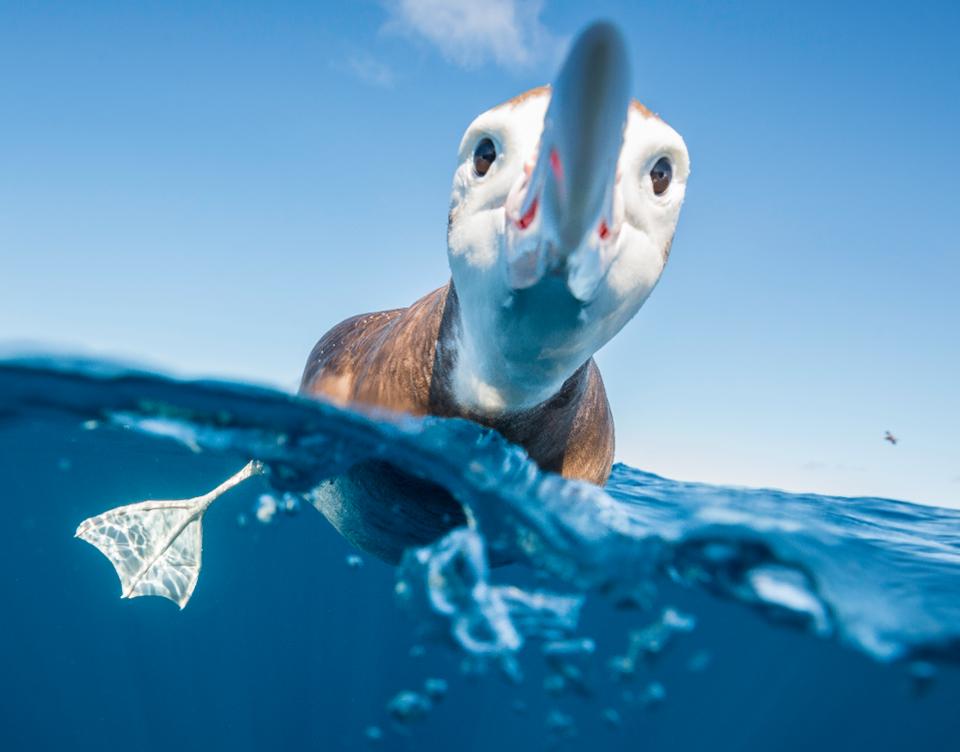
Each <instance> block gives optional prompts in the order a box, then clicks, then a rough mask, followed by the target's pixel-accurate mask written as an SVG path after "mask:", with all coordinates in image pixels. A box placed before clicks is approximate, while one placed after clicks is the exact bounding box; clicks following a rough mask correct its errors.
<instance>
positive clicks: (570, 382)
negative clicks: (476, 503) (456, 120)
mask: <svg viewBox="0 0 960 752" xmlns="http://www.w3.org/2000/svg"><path fill="white" fill-rule="evenodd" d="M457 326H459V322H458V302H457V294H456V290H455V289H454V287H453V283H452V282H451V283H449V284H447V285H445V286H444V287H441V288H440V289H438V290H434V291H433V292H432V293H430V294H428V295H426V296H425V297H423V298H421V299H420V300H418V301H417V302H416V303H414V304H413V305H411V306H410V307H409V308H400V309H394V310H390V311H381V312H379V313H369V314H363V315H360V316H354V317H352V318H349V319H347V320H345V321H343V322H342V323H340V324H338V325H337V326H335V327H334V328H333V329H331V330H330V331H329V332H327V334H325V335H324V336H323V337H322V338H321V339H320V341H319V342H318V343H317V344H316V346H315V347H314V348H313V352H311V354H310V358H309V360H308V361H307V365H306V368H305V369H304V373H303V380H302V382H301V385H300V393H301V394H303V395H306V396H310V397H314V398H317V399H325V400H329V401H331V402H334V403H336V404H339V405H344V406H350V407H353V408H354V409H361V410H364V409H378V410H383V409H386V410H391V411H394V412H405V413H411V414H413V415H436V416H441V417H461V418H467V419H470V420H473V421H475V422H477V423H481V424H483V425H486V426H489V427H491V428H494V429H496V430H497V431H499V432H500V433H501V434H502V435H503V436H505V437H506V438H507V439H509V440H510V441H512V442H514V443H516V444H520V445H521V446H523V447H524V448H525V449H526V450H527V452H528V453H529V454H530V456H531V457H532V458H533V459H534V460H535V461H536V462H537V464H538V465H539V466H540V467H541V468H543V469H544V470H549V471H552V472H556V473H560V474H562V475H563V476H565V477H567V478H580V479H583V480H587V481H590V482H592V483H597V484H602V483H604V482H605V481H606V479H607V477H608V476H609V474H610V468H611V465H612V463H613V448H614V433H613V416H612V415H611V412H610V405H609V403H608V402H607V396H606V392H605V391H604V388H603V381H602V380H601V378H600V371H599V369H598V368H597V366H596V364H595V363H594V362H593V359H590V360H589V361H588V362H586V363H584V364H583V366H582V367H581V368H579V369H578V370H577V371H576V373H574V374H573V375H572V376H571V377H570V378H569V379H567V381H566V382H565V383H564V384H563V386H562V387H561V389H560V391H559V392H558V393H557V394H556V395H554V396H553V397H551V398H550V399H548V400H546V401H545V402H543V403H541V404H539V405H536V406H535V407H532V408H529V409H526V410H521V411H518V412H513V413H505V414H499V415H483V414H478V413H475V412H471V411H469V410H465V409H463V408H462V407H460V406H458V405H457V404H456V402H455V401H454V399H453V396H452V393H451V387H450V374H451V372H452V369H453V365H454V359H455V358H456V352H455V349H454V347H453V346H452V341H453V338H454V337H455V335H456V327H457ZM314 504H315V506H317V508H318V509H319V510H320V511H321V512H323V514H324V515H325V516H326V517H327V519H329V520H330V522H331V523H332V524H333V525H334V526H335V527H336V528H337V529H338V530H339V531H340V532H341V533H342V534H343V535H344V537H346V538H347V539H348V540H351V541H352V542H353V543H354V544H356V545H357V546H359V547H361V548H363V549H365V550H367V551H370V552H371V553H373V554H375V555H377V556H379V557H380V558H382V559H385V560H386V561H389V562H395V561H397V560H399V558H400V556H401V555H402V553H403V551H404V549H406V548H409V547H411V546H417V545H423V544H425V543H428V542H430V541H431V540H434V539H435V538H437V537H439V536H440V535H442V534H443V533H444V532H446V531H447V530H449V529H451V528H453V527H456V526H458V525H463V524H464V523H465V517H464V514H463V511H462V509H461V508H460V506H459V505H458V504H457V503H456V502H455V501H454V499H453V498H452V497H451V496H450V495H449V494H448V493H447V492H446V491H445V490H444V489H442V488H439V487H438V486H436V485H434V484H432V483H430V482H429V481H425V480H422V479H418V478H413V477H411V476H409V475H408V474H406V473H404V472H403V471H402V470H400V469H398V468H396V467H393V466H390V465H388V464H386V463H384V462H380V461H368V462H363V463H360V464H359V465H357V466H355V467H354V468H352V469H351V470H350V471H349V472H348V473H346V474H345V475H343V476H341V477H339V478H336V479H334V480H331V481H328V482H326V483H324V484H322V485H321V486H320V487H319V488H318V489H317V491H315V492H314Z"/></svg>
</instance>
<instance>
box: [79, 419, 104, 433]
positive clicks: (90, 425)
mask: <svg viewBox="0 0 960 752" xmlns="http://www.w3.org/2000/svg"><path fill="white" fill-rule="evenodd" d="M99 427H100V421H99V420H85V421H83V423H81V424H80V428H82V429H83V430H84V431H95V430H96V429H98V428H99Z"/></svg>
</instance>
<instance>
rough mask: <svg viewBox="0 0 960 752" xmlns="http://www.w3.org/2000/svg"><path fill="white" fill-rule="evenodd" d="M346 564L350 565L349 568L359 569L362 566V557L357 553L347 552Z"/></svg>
mask: <svg viewBox="0 0 960 752" xmlns="http://www.w3.org/2000/svg"><path fill="white" fill-rule="evenodd" d="M347 566H348V567H350V569H360V568H361V567H362V566H363V557H362V556H358V555H357V554H348V555H347Z"/></svg>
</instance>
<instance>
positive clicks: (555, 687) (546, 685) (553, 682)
mask: <svg viewBox="0 0 960 752" xmlns="http://www.w3.org/2000/svg"><path fill="white" fill-rule="evenodd" d="M566 688H567V680H566V679H564V678H563V677H562V676H561V675H560V674H549V675H548V676H546V677H545V678H544V680H543V689H544V691H546V692H548V693H549V694H551V695H560V694H563V691H564V690H565V689H566Z"/></svg>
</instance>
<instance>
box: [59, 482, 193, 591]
mask: <svg viewBox="0 0 960 752" xmlns="http://www.w3.org/2000/svg"><path fill="white" fill-rule="evenodd" d="M204 501H205V499H202V497H201V498H198V499H186V500H183V501H141V502H139V503H137V504H128V505H127V506H123V507H118V508H116V509H111V510H110V511H109V512H104V513H103V514H100V515H97V516H96V517H91V518H89V519H87V520H84V521H83V522H82V523H80V527H78V528H77V537H78V538H82V539H83V540H85V541H86V542H87V543H90V544H92V545H94V546H96V547H97V548H98V549H99V550H100V552H101V553H102V554H103V555H104V556H106V557H107V558H108V559H109V560H110V563H111V564H113V567H114V569H116V570H117V575H118V576H119V577H120V585H121V587H122V589H123V591H122V592H123V597H124V598H136V597H137V596H139V595H160V596H163V597H164V598H169V599H170V600H172V601H173V602H174V603H176V604H177V605H178V606H180V608H183V607H184V606H186V605H187V601H188V600H190V596H191V595H192V594H193V589H194V588H195V587H196V585H197V578H198V577H199V576H200V556H201V552H202V549H203V543H202V538H201V532H202V528H201V525H202V519H203V512H204V511H205V509H206V504H204V503H203V502H204Z"/></svg>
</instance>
